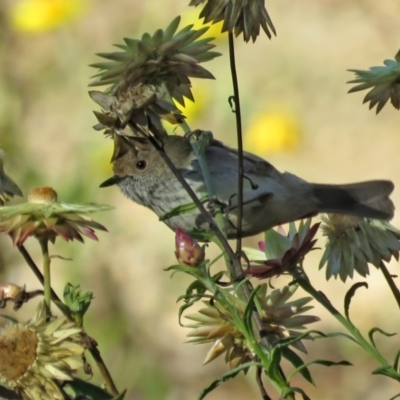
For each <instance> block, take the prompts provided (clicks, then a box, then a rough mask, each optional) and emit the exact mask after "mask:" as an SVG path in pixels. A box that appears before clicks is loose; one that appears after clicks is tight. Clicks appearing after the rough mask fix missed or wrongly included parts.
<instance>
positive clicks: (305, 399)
mask: <svg viewBox="0 0 400 400" xmlns="http://www.w3.org/2000/svg"><path fill="white" fill-rule="evenodd" d="M293 393H300V394H301V397H302V398H303V400H311V399H310V398H309V397H308V396H307V395H306V394H305V392H304V390H303V389H300V388H298V387H289V388H287V389H285V390H284V391H283V392H282V394H281V396H280V397H279V400H284V399H287V398H288V395H289V394H293Z"/></svg>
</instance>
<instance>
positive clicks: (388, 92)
mask: <svg viewBox="0 0 400 400" xmlns="http://www.w3.org/2000/svg"><path fill="white" fill-rule="evenodd" d="M383 63H384V64H385V66H384V67H371V68H370V69H369V71H363V70H359V69H349V71H351V72H354V73H355V74H356V76H357V79H354V80H352V81H349V82H347V83H358V84H359V85H357V86H355V87H353V88H352V89H350V90H349V93H354V92H358V91H360V90H365V89H371V90H370V91H369V92H368V93H367V95H366V96H365V97H364V101H363V103H367V102H370V103H369V109H370V110H371V109H372V108H374V107H375V106H377V107H376V113H377V114H378V113H379V111H381V110H382V108H383V107H384V106H385V104H386V103H387V101H388V100H389V99H390V101H391V103H392V105H393V107H394V108H396V109H397V110H399V109H400V50H399V51H398V52H397V54H396V56H395V59H394V60H385V61H384V62H383Z"/></svg>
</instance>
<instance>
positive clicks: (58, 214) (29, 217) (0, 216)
mask: <svg viewBox="0 0 400 400" xmlns="http://www.w3.org/2000/svg"><path fill="white" fill-rule="evenodd" d="M110 209H111V207H110V206H106V205H99V204H67V203H61V202H58V201H57V193H56V192H55V191H54V190H53V189H51V188H46V187H45V188H36V189H33V190H32V191H31V192H30V193H29V196H28V202H27V203H23V204H19V205H16V206H5V207H2V208H0V232H4V233H6V234H8V235H10V237H11V238H12V240H13V243H14V244H15V245H21V244H23V243H24V241H25V240H26V239H27V238H28V237H29V236H35V237H47V238H48V239H49V240H50V241H51V242H52V243H54V241H55V239H56V237H57V236H60V237H62V238H63V239H64V240H66V241H69V240H74V239H76V240H78V241H80V242H83V238H82V235H84V236H87V237H88V238H90V239H94V240H97V236H96V235H95V233H94V229H99V230H102V231H107V229H106V228H105V227H104V226H103V225H100V224H99V223H98V222H95V221H93V220H92V219H90V218H88V217H86V216H85V215H84V214H88V213H93V212H97V211H104V210H110Z"/></svg>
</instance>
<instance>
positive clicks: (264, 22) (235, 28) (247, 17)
mask: <svg viewBox="0 0 400 400" xmlns="http://www.w3.org/2000/svg"><path fill="white" fill-rule="evenodd" d="M203 3H206V4H205V5H204V8H203V9H202V10H201V13H200V18H204V22H205V23H208V22H212V23H217V22H219V21H223V26H222V32H233V33H234V34H235V36H239V35H240V34H241V33H243V39H244V40H245V42H248V41H249V40H250V39H252V40H253V42H255V41H256V39H257V36H258V35H259V34H260V27H261V28H262V29H263V30H264V32H265V33H266V35H267V36H268V37H269V38H270V39H271V36H272V35H271V32H272V33H273V34H274V35H276V32H275V27H274V25H273V23H272V21H271V18H270V17H269V15H268V11H267V9H266V8H265V5H264V0H191V1H190V3H189V5H190V6H198V5H199V4H203Z"/></svg>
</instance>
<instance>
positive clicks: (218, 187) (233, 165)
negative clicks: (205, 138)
mask: <svg viewBox="0 0 400 400" xmlns="http://www.w3.org/2000/svg"><path fill="white" fill-rule="evenodd" d="M243 156H244V159H243V163H244V180H243V188H244V189H243V201H244V203H245V204H249V203H251V202H254V201H257V200H259V199H263V201H265V199H266V198H268V197H269V196H273V194H272V193H273V192H274V191H275V186H276V185H280V182H281V179H282V174H281V173H280V172H279V171H278V170H277V169H276V168H275V167H274V166H273V165H271V164H270V163H268V162H267V161H265V160H263V159H262V158H260V157H258V156H256V155H254V154H251V153H247V152H244V154H243ZM206 159H207V164H208V166H209V169H210V174H211V178H212V181H213V184H214V190H215V192H216V195H217V199H218V200H220V201H222V202H224V203H227V204H229V203H230V204H231V206H233V207H234V206H235V205H236V204H237V187H238V178H237V177H238V152H237V150H235V149H231V148H229V147H226V146H223V145H222V143H220V142H217V141H214V142H212V144H211V145H210V146H209V148H208V149H207V153H206Z"/></svg>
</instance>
